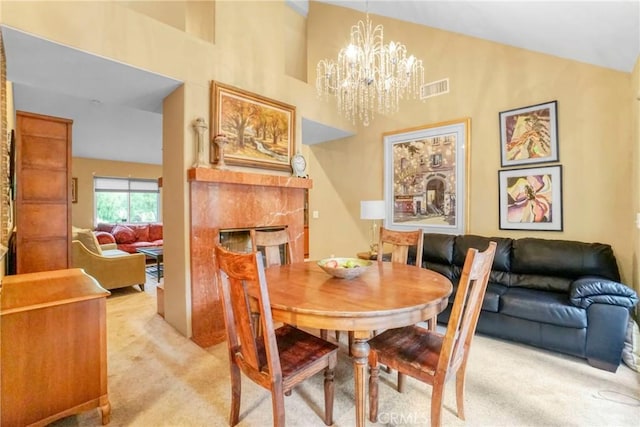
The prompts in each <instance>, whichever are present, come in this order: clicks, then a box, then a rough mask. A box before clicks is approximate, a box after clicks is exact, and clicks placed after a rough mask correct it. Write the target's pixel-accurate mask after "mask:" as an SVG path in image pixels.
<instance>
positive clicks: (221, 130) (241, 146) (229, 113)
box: [210, 81, 296, 172]
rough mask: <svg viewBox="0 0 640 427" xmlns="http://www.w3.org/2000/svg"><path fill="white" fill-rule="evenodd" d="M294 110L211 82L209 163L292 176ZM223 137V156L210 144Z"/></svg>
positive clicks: (249, 93) (290, 106) (273, 101)
mask: <svg viewBox="0 0 640 427" xmlns="http://www.w3.org/2000/svg"><path fill="white" fill-rule="evenodd" d="M295 114H296V108H295V107H294V106H292V105H287V104H285V103H282V102H279V101H276V100H273V99H269V98H266V97H264V96H260V95H257V94H255V93H251V92H248V91H245V90H242V89H239V88H236V87H233V86H228V85H224V84H222V83H218V82H216V81H212V82H211V123H212V129H211V135H212V138H211V142H212V144H211V146H212V147H211V148H212V149H211V151H210V162H211V163H213V164H217V163H218V161H219V160H220V157H222V158H223V159H224V162H225V163H226V164H230V165H239V166H247V167H254V168H261V169H273V170H281V171H287V172H291V165H290V161H291V156H292V155H293V148H294V145H295V144H294V137H295V134H296V133H295V123H296V118H295V117H296V116H295ZM220 134H224V135H225V136H226V137H227V142H226V144H225V145H224V146H223V148H222V149H223V150H224V154H223V156H219V155H218V156H217V155H216V152H217V151H216V150H215V149H214V148H215V147H214V146H213V145H214V144H213V141H214V138H215V136H216V135H220Z"/></svg>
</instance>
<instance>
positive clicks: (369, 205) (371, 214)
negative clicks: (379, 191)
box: [360, 200, 385, 219]
mask: <svg viewBox="0 0 640 427" xmlns="http://www.w3.org/2000/svg"><path fill="white" fill-rule="evenodd" d="M384 217H385V206H384V200H362V201H361V202H360V219H384Z"/></svg>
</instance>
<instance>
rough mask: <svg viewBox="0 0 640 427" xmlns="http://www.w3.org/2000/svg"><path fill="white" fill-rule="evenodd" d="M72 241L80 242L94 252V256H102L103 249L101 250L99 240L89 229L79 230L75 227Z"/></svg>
mask: <svg viewBox="0 0 640 427" xmlns="http://www.w3.org/2000/svg"><path fill="white" fill-rule="evenodd" d="M72 239H73V240H79V241H80V242H81V243H82V244H83V245H84V246H85V247H86V248H87V249H88V250H89V251H91V252H93V253H94V254H98V255H101V254H102V248H100V244H99V243H98V239H97V238H96V235H95V234H93V231H91V230H89V229H78V228H75V227H74V229H73V234H72Z"/></svg>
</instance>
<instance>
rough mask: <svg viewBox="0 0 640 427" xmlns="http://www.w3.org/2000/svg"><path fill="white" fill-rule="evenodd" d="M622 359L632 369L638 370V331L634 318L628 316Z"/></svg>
mask: <svg viewBox="0 0 640 427" xmlns="http://www.w3.org/2000/svg"><path fill="white" fill-rule="evenodd" d="M622 360H623V361H624V363H625V364H626V365H627V366H628V367H630V368H631V369H633V370H634V371H636V372H638V371H640V331H639V330H638V324H637V323H636V321H635V320H633V319H632V318H631V317H629V325H628V327H627V337H626V339H625V341H624V347H623V348H622Z"/></svg>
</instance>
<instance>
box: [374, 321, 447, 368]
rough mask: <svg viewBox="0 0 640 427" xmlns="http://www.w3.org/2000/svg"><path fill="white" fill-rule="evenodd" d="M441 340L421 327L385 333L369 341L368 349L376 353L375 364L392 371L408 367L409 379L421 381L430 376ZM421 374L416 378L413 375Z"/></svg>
mask: <svg viewBox="0 0 640 427" xmlns="http://www.w3.org/2000/svg"><path fill="white" fill-rule="evenodd" d="M443 339H444V336H443V335H440V334H438V333H437V332H431V331H429V330H427V329H425V328H423V327H421V326H416V325H411V326H407V327H404V328H398V329H388V330H386V331H384V332H383V333H381V334H380V335H376V336H375V337H373V338H371V339H370V340H369V347H371V350H372V351H373V350H375V351H376V352H377V353H378V361H379V362H380V363H382V364H384V365H387V366H389V367H390V368H392V369H398V366H404V369H403V371H407V367H409V366H410V367H411V369H412V370H413V372H412V373H409V372H407V373H408V374H409V375H412V376H417V377H419V378H421V377H422V376H423V375H421V374H424V373H426V374H428V375H434V373H435V369H436V366H437V365H438V358H439V357H440V349H441V348H442V342H443ZM418 372H419V373H421V374H418V375H416V374H417V373H418Z"/></svg>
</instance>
